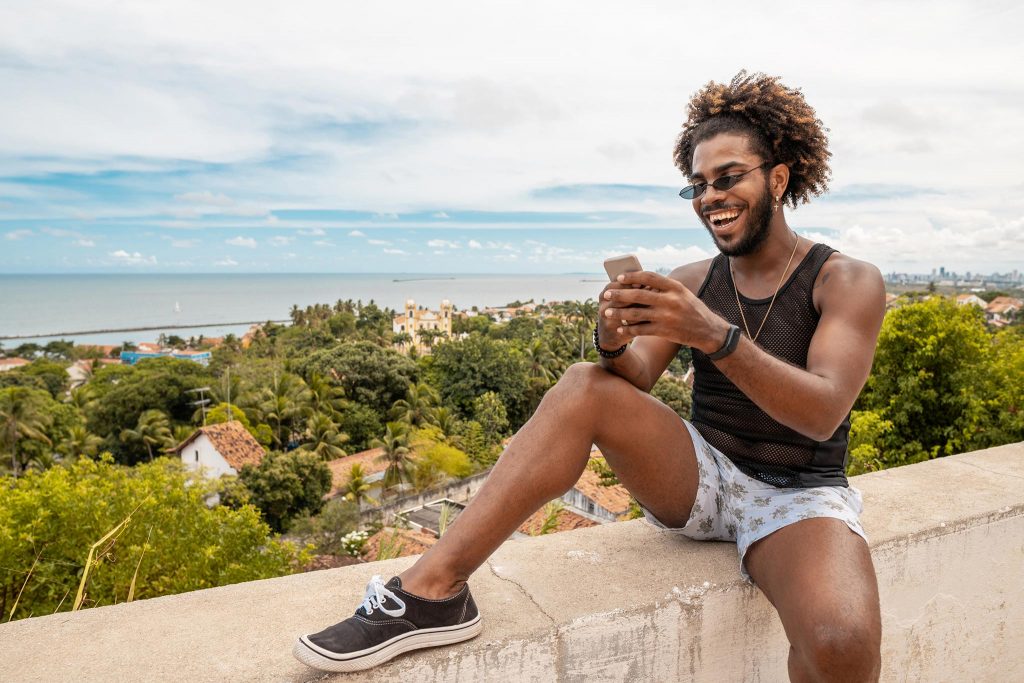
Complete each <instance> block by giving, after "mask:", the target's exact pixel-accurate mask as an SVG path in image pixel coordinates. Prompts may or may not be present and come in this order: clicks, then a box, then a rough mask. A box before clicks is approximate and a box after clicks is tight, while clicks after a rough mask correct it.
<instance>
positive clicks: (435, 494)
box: [360, 470, 491, 524]
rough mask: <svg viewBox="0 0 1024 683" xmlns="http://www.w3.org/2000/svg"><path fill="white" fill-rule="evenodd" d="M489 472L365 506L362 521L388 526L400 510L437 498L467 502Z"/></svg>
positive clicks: (376, 495)
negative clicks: (374, 520)
mask: <svg viewBox="0 0 1024 683" xmlns="http://www.w3.org/2000/svg"><path fill="white" fill-rule="evenodd" d="M490 473H491V472H490V470H488V471H486V472H481V473H480V474H474V475H473V476H472V477H466V478H465V479H459V480H457V481H454V482H452V483H450V484H446V485H445V486H438V487H437V488H432V489H429V490H427V491H424V492H423V493H417V494H413V495H411V496H403V497H402V498H398V499H396V500H393V501H388V500H386V499H385V501H384V502H385V504H384V505H380V506H377V505H373V506H366V507H364V508H363V509H362V510H361V511H360V515H361V517H362V519H363V520H370V519H377V518H380V519H381V520H382V521H383V522H384V523H385V524H390V523H391V522H392V520H394V518H395V515H396V514H398V513H399V512H401V511H402V510H408V509H409V508H416V507H420V506H421V505H426V504H427V503H430V502H432V501H435V500H437V499H439V498H447V499H448V500H452V501H455V502H456V503H465V502H467V501H469V500H470V499H471V498H472V497H473V496H475V495H476V492H477V491H479V490H480V487H481V486H483V485H484V482H485V481H487V476H488V475H489V474H490ZM379 494H380V492H379V491H377V492H376V493H373V495H374V496H375V497H377V499H378V500H380V495H379Z"/></svg>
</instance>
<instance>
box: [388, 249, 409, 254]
mask: <svg viewBox="0 0 1024 683" xmlns="http://www.w3.org/2000/svg"><path fill="white" fill-rule="evenodd" d="M384 253H385V254H403V255H405V254H408V253H409V252H407V251H403V250H402V249H385V250H384Z"/></svg>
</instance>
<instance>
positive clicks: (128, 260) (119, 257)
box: [110, 249, 156, 266]
mask: <svg viewBox="0 0 1024 683" xmlns="http://www.w3.org/2000/svg"><path fill="white" fill-rule="evenodd" d="M110 256H111V257H112V258H113V259H114V261H115V262H116V263H120V264H122V265H126V266H139V265H154V266H155V265H156V256H143V255H142V254H140V253H139V252H137V251H133V252H128V251H125V250H124V249H118V250H117V251H112V252H110Z"/></svg>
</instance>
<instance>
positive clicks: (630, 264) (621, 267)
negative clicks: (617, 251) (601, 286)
mask: <svg viewBox="0 0 1024 683" xmlns="http://www.w3.org/2000/svg"><path fill="white" fill-rule="evenodd" d="M604 270H605V272H606V273H608V279H609V280H611V281H612V282H615V281H617V280H618V279H619V276H620V275H622V274H623V273H636V272H640V271H641V270H643V266H641V265H640V259H638V258H637V257H636V254H624V255H622V256H612V257H611V258H606V259H605V260H604Z"/></svg>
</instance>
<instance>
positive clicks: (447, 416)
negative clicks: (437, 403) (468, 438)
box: [427, 406, 462, 448]
mask: <svg viewBox="0 0 1024 683" xmlns="http://www.w3.org/2000/svg"><path fill="white" fill-rule="evenodd" d="M427 422H428V423H429V424H432V425H434V426H435V427H437V428H438V429H440V430H441V433H442V434H444V438H445V441H447V442H448V445H449V446H455V447H456V448H459V446H460V445H461V443H462V438H461V437H460V436H459V434H458V425H459V418H457V417H456V416H455V413H453V412H452V411H451V408H445V407H443V406H442V407H438V408H434V409H433V410H431V411H429V412H428V413H427Z"/></svg>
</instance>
